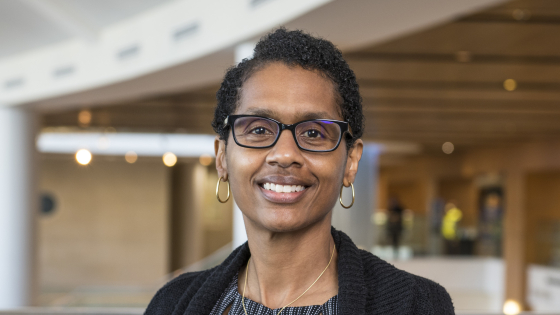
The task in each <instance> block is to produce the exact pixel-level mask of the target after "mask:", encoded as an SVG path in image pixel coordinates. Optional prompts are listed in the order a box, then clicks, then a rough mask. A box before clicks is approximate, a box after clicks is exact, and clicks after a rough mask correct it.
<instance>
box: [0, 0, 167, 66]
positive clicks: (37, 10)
mask: <svg viewBox="0 0 560 315" xmlns="http://www.w3.org/2000/svg"><path fill="white" fill-rule="evenodd" d="M169 1H172V0H119V1H112V0H17V1H14V0H0V43H1V45H0V58H4V57H7V56H10V55H13V54H17V53H20V52H24V51H28V50H32V49H35V48H40V47H43V46H46V45H50V44H56V43H59V42H63V41H65V40H68V39H71V38H74V37H76V36H85V37H86V38H87V37H95V36H96V35H97V33H98V32H99V31H100V30H101V29H102V28H104V27H106V26H109V25H111V24H114V23H117V22H119V21H121V20H124V19H127V18H130V17H133V16H135V15H138V14H140V13H142V12H144V11H147V10H149V9H151V8H154V7H156V6H159V5H162V4H164V3H166V2H169ZM89 39H91V38H89Z"/></svg>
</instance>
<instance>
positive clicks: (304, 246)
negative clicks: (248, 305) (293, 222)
mask: <svg viewBox="0 0 560 315" xmlns="http://www.w3.org/2000/svg"><path fill="white" fill-rule="evenodd" d="M248 221H249V220H247V219H245V224H246V227H247V236H248V239H249V248H250V250H251V260H250V264H249V268H248V279H247V287H246V290H245V296H246V297H247V298H250V299H251V300H253V301H256V302H259V303H261V304H263V305H265V306H267V307H269V308H271V309H274V308H281V307H284V306H285V305H286V304H288V303H290V302H292V301H293V300H294V299H296V298H297V297H298V296H300V295H301V294H302V293H303V292H304V291H305V290H306V289H307V288H308V287H309V286H310V285H311V284H312V283H313V282H314V281H315V280H316V279H317V277H319V275H320V274H321V272H322V271H323V270H325V267H327V265H329V261H330V260H331V255H333V254H334V255H333V257H332V261H331V263H330V265H329V267H328V268H327V269H326V270H325V272H324V274H323V275H322V276H321V278H320V279H319V280H318V281H317V282H316V283H315V284H314V285H313V287H311V289H310V290H309V291H308V292H306V293H305V294H304V295H303V296H302V297H301V298H299V299H298V300H297V301H295V302H294V303H293V304H292V305H290V306H305V305H320V304H323V303H325V302H326V301H327V300H328V299H329V298H331V297H333V296H334V295H336V294H337V293H338V274H337V263H336V261H337V252H336V250H335V251H334V253H333V250H334V240H333V238H332V236H331V226H330V215H328V216H327V218H325V220H322V221H321V222H318V223H317V224H314V225H312V226H309V227H308V228H305V229H302V230H298V231H295V232H281V233H278V232H270V231H267V230H263V229H258V228H255V227H254V226H253V225H252V224H251V223H252V222H248ZM245 271H246V268H243V269H242V270H241V272H240V277H239V290H240V291H241V292H242V290H243V287H244V281H245V276H246V272H245Z"/></svg>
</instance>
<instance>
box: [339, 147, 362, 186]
mask: <svg viewBox="0 0 560 315" xmlns="http://www.w3.org/2000/svg"><path fill="white" fill-rule="evenodd" d="M363 151H364V142H363V141H362V139H358V140H356V141H355V142H354V144H353V145H352V146H351V147H350V149H349V150H348V157H347V158H346V169H345V170H344V179H343V180H342V184H343V185H344V186H345V187H349V186H350V184H352V183H354V180H355V179H356V174H357V173H358V164H359V163H360V159H361V158H362V152H363Z"/></svg>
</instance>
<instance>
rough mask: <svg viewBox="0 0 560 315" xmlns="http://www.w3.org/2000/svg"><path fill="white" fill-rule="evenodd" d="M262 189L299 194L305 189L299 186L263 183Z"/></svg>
mask: <svg viewBox="0 0 560 315" xmlns="http://www.w3.org/2000/svg"><path fill="white" fill-rule="evenodd" d="M263 188H264V189H266V190H272V191H275V192H279V193H289V192H299V191H302V190H304V189H305V187H303V186H301V185H277V184H273V183H265V184H263Z"/></svg>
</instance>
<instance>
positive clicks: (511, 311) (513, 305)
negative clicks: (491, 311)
mask: <svg viewBox="0 0 560 315" xmlns="http://www.w3.org/2000/svg"><path fill="white" fill-rule="evenodd" d="M503 311H504V314H506V315H517V314H519V313H521V305H520V304H519V302H517V301H516V300H507V301H506V302H505V303H504V309H503Z"/></svg>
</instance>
